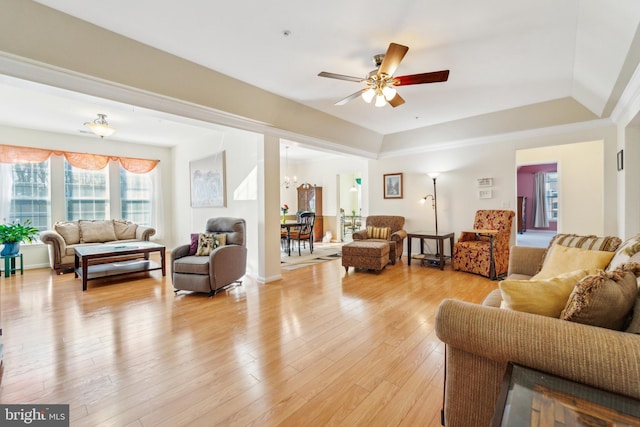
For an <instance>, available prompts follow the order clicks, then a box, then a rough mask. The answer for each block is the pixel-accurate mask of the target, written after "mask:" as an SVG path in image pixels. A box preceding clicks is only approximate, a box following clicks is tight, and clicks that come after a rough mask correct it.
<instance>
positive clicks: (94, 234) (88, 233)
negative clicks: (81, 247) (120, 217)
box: [79, 219, 118, 243]
mask: <svg viewBox="0 0 640 427" xmlns="http://www.w3.org/2000/svg"><path fill="white" fill-rule="evenodd" d="M79 224H80V238H81V243H105V242H113V241H114V240H118V238H117V237H116V232H115V230H114V229H113V222H112V221H106V220H95V221H89V220H82V219H81V220H80V221H79Z"/></svg>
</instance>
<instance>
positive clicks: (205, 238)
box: [171, 217, 247, 296]
mask: <svg viewBox="0 0 640 427" xmlns="http://www.w3.org/2000/svg"><path fill="white" fill-rule="evenodd" d="M245 229H246V224H245V220H244V219H242V218H226V217H221V218H211V219H209V220H208V221H207V226H206V229H205V232H204V233H197V234H192V236H191V237H192V239H191V244H188V245H182V246H178V247H177V248H175V249H174V250H173V251H172V252H171V278H172V279H173V287H174V290H175V292H178V291H180V290H188V291H195V292H206V293H208V294H209V296H213V295H214V294H216V293H217V292H219V291H221V290H222V289H224V288H225V287H227V286H228V285H230V284H232V283H234V282H241V280H240V279H241V278H242V276H244V275H245V273H246V269H247V247H246V240H245Z"/></svg>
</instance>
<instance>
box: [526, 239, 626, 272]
mask: <svg viewBox="0 0 640 427" xmlns="http://www.w3.org/2000/svg"><path fill="white" fill-rule="evenodd" d="M612 257H613V252H607V251H598V250H588V249H582V248H577V247H568V246H562V245H553V246H552V247H551V251H550V253H549V256H548V257H547V260H546V261H545V263H544V265H543V266H542V270H540V272H538V274H536V275H535V276H533V277H532V278H531V279H532V280H538V279H550V278H552V277H556V276H558V275H560V274H563V273H568V272H571V271H576V270H591V271H593V272H595V270H596V269H604V268H605V267H606V266H607V265H608V264H609V261H611V258H612Z"/></svg>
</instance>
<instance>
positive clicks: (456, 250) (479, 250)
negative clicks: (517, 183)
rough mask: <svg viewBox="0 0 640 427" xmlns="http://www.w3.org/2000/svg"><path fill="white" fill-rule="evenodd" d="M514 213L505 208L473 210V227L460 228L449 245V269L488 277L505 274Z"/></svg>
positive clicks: (492, 277)
mask: <svg viewBox="0 0 640 427" xmlns="http://www.w3.org/2000/svg"><path fill="white" fill-rule="evenodd" d="M514 216H515V212H513V211H507V210H479V211H477V212H476V217H475V220H474V222H473V230H469V231H463V232H462V234H461V235H460V237H459V238H458V241H457V242H456V244H455V245H454V246H453V261H452V264H453V269H454V270H462V271H466V272H469V273H475V274H480V275H482V276H486V277H489V278H491V279H496V278H497V277H500V276H503V275H505V274H506V273H507V269H508V267H509V247H510V241H511V225H512V223H513V217H514ZM492 240H493V242H492ZM492 243H493V251H491V249H492V248H491V245H492Z"/></svg>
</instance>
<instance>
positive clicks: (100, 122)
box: [85, 114, 116, 138]
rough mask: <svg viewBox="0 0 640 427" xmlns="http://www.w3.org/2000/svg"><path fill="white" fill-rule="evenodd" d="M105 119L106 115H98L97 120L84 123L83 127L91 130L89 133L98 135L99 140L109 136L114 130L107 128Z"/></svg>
mask: <svg viewBox="0 0 640 427" xmlns="http://www.w3.org/2000/svg"><path fill="white" fill-rule="evenodd" d="M106 117H107V116H106V114H98V118H97V119H95V120H94V121H93V122H86V123H85V126H87V127H88V128H89V129H90V130H91V132H93V133H94V134H96V135H98V136H99V137H100V138H104V137H105V136H111V135H113V133H114V132H115V131H116V130H115V129H114V128H112V127H111V126H109V123H107V120H106Z"/></svg>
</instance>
